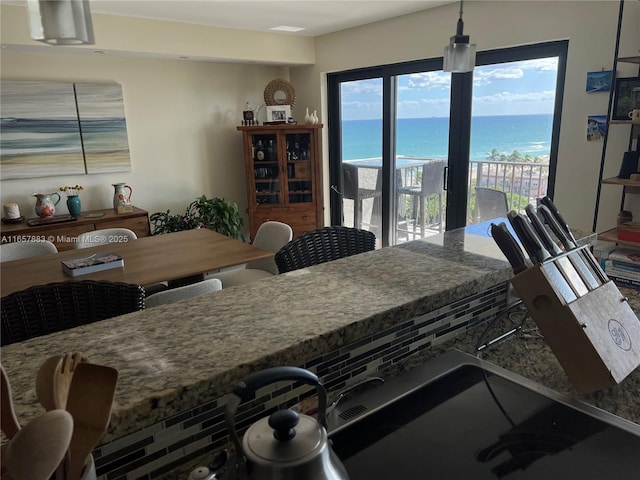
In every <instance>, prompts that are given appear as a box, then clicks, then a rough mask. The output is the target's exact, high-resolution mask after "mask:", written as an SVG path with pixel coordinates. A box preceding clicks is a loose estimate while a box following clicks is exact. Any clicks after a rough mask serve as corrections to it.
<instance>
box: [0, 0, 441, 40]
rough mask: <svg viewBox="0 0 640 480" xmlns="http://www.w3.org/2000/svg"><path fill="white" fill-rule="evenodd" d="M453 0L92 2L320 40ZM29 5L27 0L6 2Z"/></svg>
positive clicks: (101, 8)
mask: <svg viewBox="0 0 640 480" xmlns="http://www.w3.org/2000/svg"><path fill="white" fill-rule="evenodd" d="M451 1H452V0H448V1H440V0H409V1H406V0H344V1H334V0H280V1H271V0H232V1H222V0H90V6H91V11H92V12H93V13H106V14H112V15H125V16H132V17H143V18H151V19H159V20H173V21H178V22H186V23H195V24H201V25H212V26H216V27H225V28H234V29H242V30H254V31H260V32H267V31H269V29H270V28H273V27H277V26H280V25H288V26H294V27H303V28H304V30H302V31H300V32H297V33H284V34H285V35H302V36H312V37H313V36H318V35H322V34H325V33H331V32H335V31H338V30H344V29H346V28H351V27H355V26H358V25H365V24H367V23H372V22H376V21H379V20H385V19H388V18H393V17H397V16H400V15H405V14H408V13H413V12H417V11H420V10H425V9H427V8H433V7H436V6H439V5H443V4H446V3H451ZM2 2H3V3H5V2H6V3H9V4H23V5H25V4H26V1H24V0H15V1H11V0H2Z"/></svg>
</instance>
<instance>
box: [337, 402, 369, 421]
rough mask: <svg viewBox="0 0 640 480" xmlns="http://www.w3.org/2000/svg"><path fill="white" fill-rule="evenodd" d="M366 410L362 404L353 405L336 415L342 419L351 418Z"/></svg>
mask: <svg viewBox="0 0 640 480" xmlns="http://www.w3.org/2000/svg"><path fill="white" fill-rule="evenodd" d="M366 411H367V408H366V407H365V406H364V405H360V404H358V405H354V406H353V407H350V408H347V409H346V410H345V411H344V412H342V413H341V414H340V415H338V416H339V417H340V418H341V419H343V420H351V419H352V418H356V417H357V416H359V415H362V414H363V413H364V412H366Z"/></svg>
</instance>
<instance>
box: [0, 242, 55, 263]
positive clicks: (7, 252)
mask: <svg viewBox="0 0 640 480" xmlns="http://www.w3.org/2000/svg"><path fill="white" fill-rule="evenodd" d="M48 253H58V249H57V248H56V246H55V245H54V244H53V243H52V242H49V241H48V240H43V241H41V242H35V241H25V242H11V243H5V244H2V245H0V262H8V261H11V260H20V259H22V258H29V257H37V256H39V255H46V254H48Z"/></svg>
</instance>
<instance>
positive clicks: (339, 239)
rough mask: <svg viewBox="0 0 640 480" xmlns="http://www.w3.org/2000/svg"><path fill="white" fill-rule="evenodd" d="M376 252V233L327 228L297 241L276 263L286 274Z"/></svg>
mask: <svg viewBox="0 0 640 480" xmlns="http://www.w3.org/2000/svg"><path fill="white" fill-rule="evenodd" d="M375 248H376V236H375V234H374V233H373V232H369V231H367V230H361V229H359V228H351V227H344V226H333V227H323V228H318V229H316V230H312V231H310V232H305V233H303V234H302V235H300V236H299V237H297V238H294V239H293V240H292V241H290V242H289V243H287V244H286V245H285V246H284V247H282V248H281V249H280V250H279V251H278V252H277V253H276V255H275V260H276V265H277V266H278V271H279V272H280V273H286V272H290V271H292V270H298V269H300V268H306V267H310V266H312V265H317V264H320V263H324V262H330V261H331V260H337V259H339V258H344V257H349V256H351V255H356V254H358V253H364V252H368V251H371V250H375Z"/></svg>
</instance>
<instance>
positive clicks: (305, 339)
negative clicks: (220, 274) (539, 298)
mask: <svg viewBox="0 0 640 480" xmlns="http://www.w3.org/2000/svg"><path fill="white" fill-rule="evenodd" d="M484 233H486V232H484V231H479V230H478V228H477V227H476V228H475V230H474V231H473V232H470V231H467V230H464V229H461V230H456V231H452V232H446V233H444V234H442V235H439V236H437V237H432V238H429V239H424V240H421V241H414V242H409V243H407V244H403V245H398V246H395V247H390V248H383V249H380V250H376V251H373V252H368V253H365V254H361V255H356V256H354V257H350V258H346V259H342V260H337V261H334V262H330V263H326V264H322V265H317V266H314V267H311V268H308V269H303V270H298V271H294V272H290V273H288V274H285V275H278V276H276V277H273V278H269V279H266V280H261V281H257V282H254V283H251V284H247V285H243V286H238V287H232V288H228V289H224V290H222V291H220V292H216V293H215V294H213V295H209V296H202V297H199V298H197V299H195V300H188V301H182V302H177V303H174V304H169V305H164V306H160V307H156V308H153V309H149V310H144V311H141V312H136V313H132V314H128V315H123V316H121V317H116V318H113V319H109V320H105V321H102V322H97V323H94V324H90V325H84V326H81V327H77V328H74V329H71V330H67V331H63V332H58V333H54V334H51V335H47V336H45V337H39V338H34V339H31V340H28V341H25V342H21V343H18V344H14V345H9V346H7V347H3V348H2V364H3V366H4V368H5V370H6V371H7V374H8V376H9V379H10V381H11V386H12V390H13V395H14V402H15V408H16V412H17V415H18V417H19V418H20V421H21V422H23V423H25V422H27V421H29V420H30V419H31V418H33V417H35V416H37V415H39V414H40V413H41V412H42V411H43V410H42V407H41V406H40V405H39V404H38V402H37V399H36V394H35V377H36V372H37V370H38V368H39V366H40V365H41V364H42V363H43V362H44V361H45V360H46V358H48V357H49V356H51V355H56V354H61V353H64V352H75V351H79V352H82V353H83V354H84V355H86V356H87V357H89V359H90V360H91V361H92V362H94V363H99V364H103V365H109V366H112V367H114V368H116V369H118V371H119V375H120V376H119V380H118V391H117V396H116V400H115V402H114V408H113V414H112V420H111V425H110V427H109V431H108V433H107V435H106V436H105V438H104V439H103V440H104V441H110V440H113V439H115V438H119V437H122V436H123V435H125V434H128V433H131V432H133V431H136V430H139V429H141V428H143V427H145V426H149V425H152V424H154V423H157V422H158V421H160V420H162V419H165V418H167V417H169V416H171V415H175V414H177V413H180V412H182V411H185V410H187V409H190V408H194V407H195V406H197V405H200V404H203V403H205V402H207V401H210V400H211V399H213V398H217V397H220V396H222V395H224V394H226V393H228V392H229V391H230V390H231V389H232V387H233V386H235V385H236V384H237V383H238V382H239V381H240V380H242V379H243V378H244V377H246V375H248V374H249V373H250V372H253V371H256V370H258V369H261V368H266V367H270V366H275V365H284V364H294V365H295V364H302V363H304V361H305V360H307V359H309V358H314V357H317V356H319V355H321V354H323V353H327V352H330V351H332V350H335V349H336V348H338V347H340V346H342V345H346V344H348V343H350V342H353V341H355V340H358V339H360V338H362V337H364V336H365V335H367V334H370V333H374V332H378V331H380V330H382V329H384V328H387V327H390V326H392V325H396V324H398V323H400V322H403V321H406V320H408V319H411V318H414V317H416V316H418V315H421V314H424V313H426V312H430V311H433V310H435V309H437V308H439V307H441V306H444V305H447V304H450V303H452V302H454V301H456V300H458V299H460V298H464V297H466V296H469V295H473V294H476V293H479V292H483V291H485V290H486V289H488V288H490V287H492V286H494V285H498V284H501V283H503V282H505V281H507V280H508V279H509V278H510V277H511V275H512V274H511V269H510V268H509V265H508V263H507V262H506V260H505V259H504V256H503V255H502V253H501V252H500V251H499V249H498V248H497V246H496V245H495V243H494V242H493V239H491V238H488V237H487V236H485V235H484ZM577 236H578V237H579V238H583V237H584V238H586V239H587V240H590V241H592V240H593V236H592V235H590V234H585V233H584V232H579V234H578V233H577ZM476 330H478V329H476ZM470 334H472V335H476V334H477V332H470ZM468 336H469V334H467V335H464V337H468ZM461 341H464V340H462V339H461ZM466 342H467V343H469V344H470V343H472V342H473V340H472V339H471V336H469V338H467V340H466ZM506 345H507V343H505V346H506ZM450 346H453V347H456V346H457V345H456V342H453V343H452V344H451V345H450ZM494 351H495V352H499V351H498V350H494V349H492V352H494ZM434 353H437V349H434ZM495 355H496V356H497V360H498V361H496V363H498V364H499V365H500V364H501V362H503V363H504V360H505V358H501V357H505V355H501V354H500V353H496V354H495ZM516 356H517V357H520V358H521V359H522V358H523V357H525V356H524V355H522V354H517V355H516ZM486 358H487V359H488V360H490V361H491V358H490V354H487V357H486ZM551 360H553V359H551ZM536 363H538V362H536ZM503 366H505V367H506V368H509V366H508V365H503ZM514 368H515V367H514ZM634 374H637V372H634ZM560 375H562V372H560ZM550 386H551V387H552V388H553V385H550ZM637 392H638V389H637V385H636V388H635V393H636V394H637ZM633 420H634V421H640V419H633Z"/></svg>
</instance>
